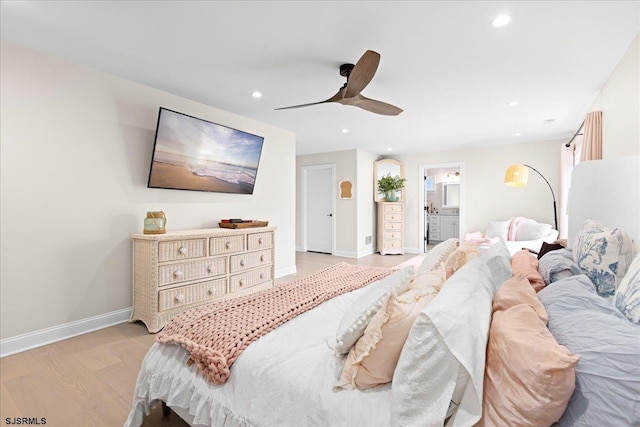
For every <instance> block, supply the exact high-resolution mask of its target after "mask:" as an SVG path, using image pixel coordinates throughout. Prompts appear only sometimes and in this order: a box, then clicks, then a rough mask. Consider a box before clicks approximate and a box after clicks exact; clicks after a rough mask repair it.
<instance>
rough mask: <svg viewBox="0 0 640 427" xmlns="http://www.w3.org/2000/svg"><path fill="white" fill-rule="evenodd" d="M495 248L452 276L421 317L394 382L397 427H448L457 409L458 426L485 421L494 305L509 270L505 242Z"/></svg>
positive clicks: (402, 355) (392, 387) (393, 419)
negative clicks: (486, 373) (486, 370)
mask: <svg viewBox="0 0 640 427" xmlns="http://www.w3.org/2000/svg"><path fill="white" fill-rule="evenodd" d="M494 246H498V247H497V248H496V249H494V250H492V249H493V246H492V247H491V248H490V249H489V251H491V253H490V254H489V255H487V253H485V254H483V255H482V256H480V257H479V258H474V259H472V260H471V261H469V262H468V263H467V264H465V265H464V266H463V267H462V268H461V269H460V270H458V271H457V272H456V274H454V275H453V276H451V278H450V279H449V280H448V281H447V282H446V283H445V285H444V286H443V288H442V290H441V291H440V293H439V294H438V296H437V297H436V298H434V300H433V301H431V302H430V303H429V304H427V305H426V306H425V308H423V309H422V311H421V312H420V314H418V318H417V319H416V321H415V323H414V324H413V328H412V329H411V331H410V332H409V336H408V337H407V340H406V342H405V345H404V347H403V349H402V353H401V354H400V359H399V360H398V365H397V367H396V370H395V372H394V375H393V382H392V383H391V396H392V403H391V408H392V414H391V424H392V425H402V426H418V425H419V426H442V425H444V424H445V419H446V418H447V415H448V412H450V411H449V407H450V406H455V405H457V407H455V409H454V410H453V411H451V412H452V415H451V417H453V418H452V419H450V420H449V423H452V425H474V424H475V423H476V422H477V421H478V420H479V419H480V416H481V414H482V385H483V380H484V365H485V352H486V346H487V338H488V335H489V324H490V322H491V313H492V308H491V303H492V301H493V296H494V294H495V292H496V290H497V288H498V286H499V285H500V284H502V283H503V280H502V277H504V275H505V271H507V269H508V265H509V252H508V250H507V249H506V246H504V243H501V242H498V243H496V244H495V245H494ZM489 251H487V252H489ZM489 261H490V262H491V265H492V267H493V268H491V267H489ZM494 270H495V271H496V272H497V274H498V277H495V276H493V272H494ZM461 370H463V371H464V372H461ZM465 383H466V385H465ZM454 394H456V396H455V397H456V399H459V400H458V401H457V402H455V401H453V398H454Z"/></svg>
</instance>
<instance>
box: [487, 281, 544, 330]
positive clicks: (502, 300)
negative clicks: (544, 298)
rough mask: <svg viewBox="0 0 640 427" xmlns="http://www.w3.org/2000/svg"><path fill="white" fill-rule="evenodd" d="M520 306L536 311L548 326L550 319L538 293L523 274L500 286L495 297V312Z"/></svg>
mask: <svg viewBox="0 0 640 427" xmlns="http://www.w3.org/2000/svg"><path fill="white" fill-rule="evenodd" d="M518 304H527V305H529V306H531V308H533V309H534V311H535V312H536V314H537V315H538V318H539V319H540V320H541V321H542V322H543V323H544V324H545V325H546V324H547V321H548V320H549V317H548V316H547V310H545V308H544V305H543V304H542V302H540V300H539V299H538V295H536V291H534V290H533V288H532V287H531V285H529V280H527V277H526V276H525V275H524V274H523V273H518V274H516V275H515V276H513V277H512V278H511V279H509V280H507V281H506V282H504V283H503V284H502V286H500V289H498V292H496V295H495V296H494V297H493V311H494V312H496V311H506V310H508V309H510V308H511V307H513V306H516V305H518Z"/></svg>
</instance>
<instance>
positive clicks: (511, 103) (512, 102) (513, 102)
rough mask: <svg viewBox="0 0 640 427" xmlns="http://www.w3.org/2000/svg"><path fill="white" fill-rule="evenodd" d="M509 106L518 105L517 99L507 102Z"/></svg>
mask: <svg viewBox="0 0 640 427" xmlns="http://www.w3.org/2000/svg"><path fill="white" fill-rule="evenodd" d="M507 105H508V106H509V107H515V106H516V105H518V101H511V102H510V103H508V104H507Z"/></svg>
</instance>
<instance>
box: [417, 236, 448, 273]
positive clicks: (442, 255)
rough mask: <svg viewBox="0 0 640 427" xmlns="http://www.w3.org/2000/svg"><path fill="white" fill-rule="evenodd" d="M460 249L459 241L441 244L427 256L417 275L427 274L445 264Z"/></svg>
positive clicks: (446, 241)
mask: <svg viewBox="0 0 640 427" xmlns="http://www.w3.org/2000/svg"><path fill="white" fill-rule="evenodd" d="M457 247H458V239H453V238H452V239H448V240H445V241H444V242H442V243H439V244H438V245H437V246H436V247H435V248H433V249H431V250H430V251H429V252H427V254H426V255H425V257H424V259H423V261H422V264H421V265H420V268H419V269H418V271H417V272H416V275H419V274H423V273H427V272H429V271H431V270H434V269H436V268H438V267H439V266H440V265H442V264H444V262H445V261H446V260H447V257H448V256H449V255H450V254H451V253H452V252H453V251H455V250H456V248H457Z"/></svg>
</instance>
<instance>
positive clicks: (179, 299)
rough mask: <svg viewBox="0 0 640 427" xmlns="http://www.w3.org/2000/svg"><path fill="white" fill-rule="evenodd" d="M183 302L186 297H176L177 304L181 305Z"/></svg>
mask: <svg viewBox="0 0 640 427" xmlns="http://www.w3.org/2000/svg"><path fill="white" fill-rule="evenodd" d="M182 301H184V295H182V294H178V295H176V302H178V303H181V302H182Z"/></svg>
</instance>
